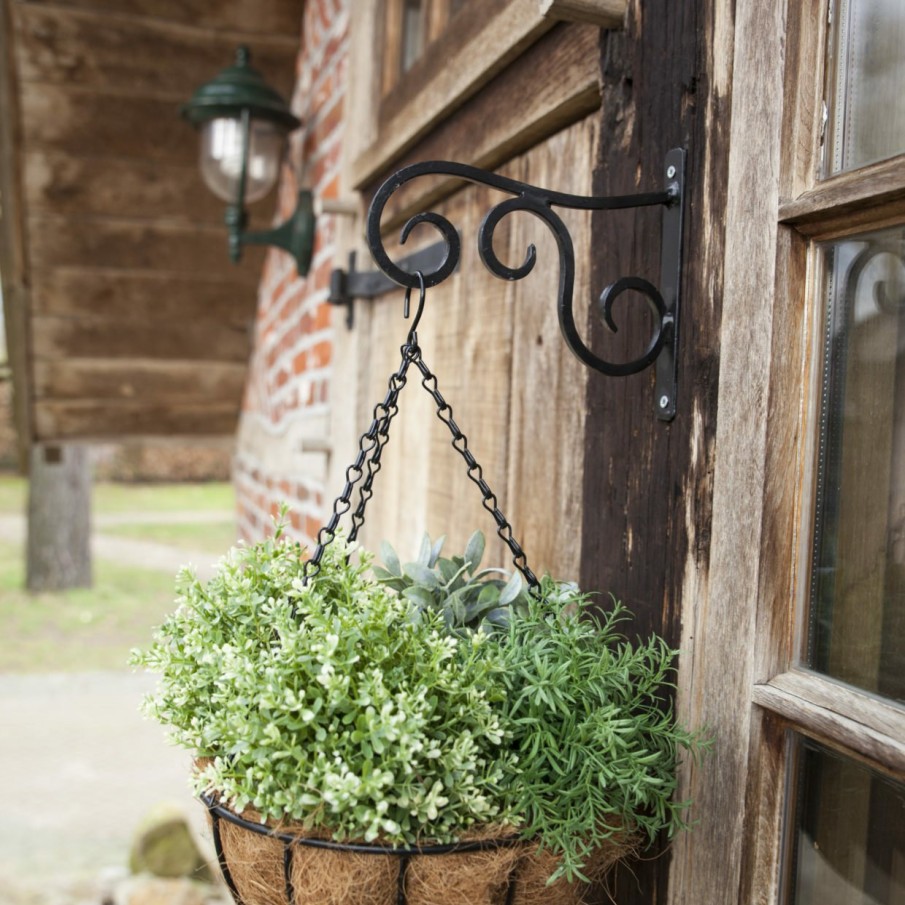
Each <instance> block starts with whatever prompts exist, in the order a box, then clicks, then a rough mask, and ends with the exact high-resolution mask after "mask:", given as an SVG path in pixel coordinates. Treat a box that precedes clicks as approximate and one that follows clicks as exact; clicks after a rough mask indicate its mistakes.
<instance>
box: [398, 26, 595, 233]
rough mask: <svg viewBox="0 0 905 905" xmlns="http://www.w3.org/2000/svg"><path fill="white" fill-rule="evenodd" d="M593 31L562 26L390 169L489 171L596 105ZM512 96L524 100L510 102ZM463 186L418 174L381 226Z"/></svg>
mask: <svg viewBox="0 0 905 905" xmlns="http://www.w3.org/2000/svg"><path fill="white" fill-rule="evenodd" d="M597 43H598V32H597V29H594V28H588V27H587V26H581V25H573V26H560V27H557V28H555V29H553V30H552V31H551V32H550V33H549V34H547V35H545V36H544V37H543V38H541V40H540V41H538V42H537V44H535V45H534V46H533V47H532V48H531V49H529V50H528V51H527V52H526V53H524V54H523V55H522V56H521V57H519V59H518V60H517V61H516V62H515V63H513V64H512V65H511V66H510V67H509V68H508V69H506V70H505V71H504V72H502V73H500V74H499V75H498V76H497V77H496V78H494V79H493V80H492V81H491V82H490V83H489V84H488V85H487V86H486V87H485V88H484V89H483V90H482V91H481V92H480V93H479V94H478V95H476V96H475V97H473V98H472V99H471V100H469V101H467V102H466V103H465V105H464V106H463V107H462V108H461V109H460V110H459V111H458V112H457V113H456V115H455V117H453V118H452V119H450V120H447V121H446V122H444V123H443V124H442V125H440V126H438V128H437V129H435V130H434V131H433V132H432V133H431V134H430V135H429V136H427V137H426V138H425V139H424V140H423V141H421V142H419V143H418V144H417V145H415V147H414V148H412V149H411V151H409V152H408V153H407V154H406V155H405V156H404V157H403V158H401V159H400V160H398V161H396V162H395V163H394V165H393V169H397V168H399V167H402V166H405V165H406V164H409V163H414V162H415V161H419V160H437V159H439V160H454V161H457V162H459V163H468V164H471V165H472V166H477V167H482V168H484V169H489V170H493V169H496V168H497V167H498V166H501V165H502V164H503V163H505V162H506V161H507V160H510V159H511V158H512V157H514V156H515V155H516V154H518V153H522V152H523V151H526V150H527V149H528V148H530V147H532V146H533V145H535V144H537V143H538V142H540V141H541V140H543V139H544V138H546V137H547V136H548V135H552V134H553V133H554V132H557V131H559V130H560V129H562V128H564V127H566V126H567V125H569V124H570V123H572V122H576V121H578V120H579V119H581V118H583V117H584V116H587V114H588V113H590V112H592V111H593V110H596V109H598V108H599V106H600V87H599V73H598V64H597ZM513 96H521V97H523V98H524V102H523V103H519V104H515V103H513ZM460 184H461V183H460V182H459V180H454V179H453V180H450V179H421V180H418V181H417V182H412V183H409V185H408V186H406V187H405V188H404V189H401V190H400V191H399V192H397V193H396V194H395V195H394V196H393V197H392V198H391V199H390V201H389V203H388V204H387V207H386V212H385V215H384V224H383V225H384V228H386V229H392V228H394V227H395V226H397V225H399V224H400V223H402V222H403V221H404V220H405V219H407V218H408V217H409V216H411V215H412V214H413V213H414V212H416V211H417V210H423V209H425V208H426V207H429V206H430V205H432V204H435V203H436V202H437V201H439V200H440V199H442V198H443V197H445V196H446V195H448V194H450V193H451V192H452V191H454V190H455V189H456V187H457V186H458V185H460Z"/></svg>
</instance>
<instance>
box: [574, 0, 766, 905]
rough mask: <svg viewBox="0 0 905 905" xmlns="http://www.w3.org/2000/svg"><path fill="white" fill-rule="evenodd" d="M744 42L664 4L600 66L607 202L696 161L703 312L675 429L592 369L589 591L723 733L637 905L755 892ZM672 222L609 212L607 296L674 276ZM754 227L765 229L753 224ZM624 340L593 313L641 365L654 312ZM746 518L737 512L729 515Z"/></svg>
mask: <svg viewBox="0 0 905 905" xmlns="http://www.w3.org/2000/svg"><path fill="white" fill-rule="evenodd" d="M767 33H769V32H767ZM733 39H734V32H733V10H732V8H730V7H728V6H726V5H725V4H719V3H710V2H706V0H695V2H687V3H673V2H671V0H651V2H645V3H644V4H643V17H642V13H641V6H639V5H638V4H632V5H631V6H630V8H629V13H628V18H627V21H626V25H625V29H624V30H623V31H618V32H617V31H612V32H607V33H605V34H604V35H603V36H602V42H601V52H600V57H599V59H600V60H601V68H602V97H603V108H602V110H603V115H602V123H601V142H600V157H599V159H598V169H597V171H596V174H595V184H594V189H595V192H594V193H595V194H601V195H605V194H622V193H626V192H630V191H634V190H641V189H646V188H651V189H656V188H659V187H660V185H661V184H662V182H661V180H662V179H663V165H664V164H663V162H664V158H665V155H666V152H667V151H668V150H669V149H670V148H673V147H678V146H683V147H686V148H687V149H688V151H689V159H688V167H687V183H686V184H687V186H688V193H689V194H688V199H687V207H686V211H687V216H686V233H685V241H684V264H683V273H682V284H681V285H682V297H683V312H690V313H683V316H682V323H681V327H680V330H681V339H680V349H679V366H678V372H679V389H678V413H677V416H676V419H675V421H673V422H672V423H670V424H665V423H662V422H659V421H657V420H656V418H655V416H654V402H655V400H654V393H653V390H654V375H653V373H652V372H650V371H648V372H645V373H643V374H640V375H636V376H634V377H628V378H610V377H605V376H603V375H601V374H597V373H591V374H589V375H588V393H587V399H586V408H587V411H588V419H587V427H586V432H585V440H584V443H585V461H586V463H587V464H586V467H585V470H584V489H583V505H584V531H583V536H582V554H581V563H582V573H581V584H582V586H583V587H585V588H587V589H588V590H598V591H601V592H603V593H606V592H611V593H613V594H614V595H615V596H616V597H617V598H619V599H621V600H622V601H623V602H624V603H625V604H626V605H627V606H628V608H629V609H630V610H631V611H632V612H633V613H634V614H635V620H634V623H633V625H632V627H631V630H630V631H631V634H632V635H635V634H638V635H640V636H642V637H644V636H646V635H647V634H648V633H649V632H650V631H657V632H659V633H660V634H661V635H663V636H664V637H665V638H666V639H667V640H668V641H670V642H671V643H672V644H673V645H674V646H676V647H681V650H682V654H681V657H680V660H679V664H678V666H679V673H678V682H679V689H678V693H677V707H678V709H679V712H680V715H681V717H682V719H683V720H684V721H685V722H686V723H690V724H691V725H695V726H698V725H701V724H702V723H706V724H709V726H710V731H711V732H712V733H713V734H715V735H717V737H718V738H719V743H718V744H719V755H718V756H717V757H714V758H710V759H709V760H706V761H705V762H704V763H703V764H702V765H701V766H700V767H699V768H698V767H695V765H693V764H684V765H683V767H682V769H681V770H680V788H679V790H678V791H677V793H676V794H677V796H678V797H679V798H686V797H689V796H691V797H693V798H694V802H695V805H694V808H693V809H692V811H691V815H690V816H691V819H692V820H694V821H696V826H695V829H694V831H693V832H692V833H689V834H680V835H679V836H678V837H676V838H675V839H673V840H671V841H670V843H669V846H668V848H667V846H666V843H665V842H664V844H663V845H661V846H659V847H656V848H655V849H654V850H653V851H651V852H648V853H647V854H646V855H645V856H644V857H643V858H642V859H641V860H637V861H636V860H633V861H631V862H629V863H627V864H626V865H624V866H623V867H619V868H617V873H616V876H615V881H614V889H613V890H612V893H611V894H612V896H613V898H614V899H615V900H616V901H618V902H619V903H620V905H653V903H665V902H674V903H679V902H735V901H736V890H737V885H738V882H739V881H738V869H739V865H738V854H739V852H738V844H737V841H736V840H737V839H738V838H739V835H740V833H741V823H742V814H743V811H744V806H743V795H744V782H745V772H744V771H745V767H746V756H747V747H746V744H745V741H744V732H745V727H746V726H747V713H748V710H747V708H746V706H745V705H744V704H742V703H739V701H738V700H737V695H738V694H739V692H740V689H741V688H742V687H743V685H744V681H745V676H744V663H745V653H744V651H745V648H742V649H741V652H740V650H739V645H740V643H741V641H742V638H741V637H737V636H735V635H733V634H732V633H734V632H736V631H737V630H738V629H739V623H740V621H741V614H742V613H743V612H745V611H744V610H743V609H741V607H739V608H738V609H736V608H735V607H736V605H737V595H736V594H735V592H729V593H722V594H718V595H713V594H712V593H711V592H709V591H708V582H709V571H710V548H711V541H712V532H711V525H712V519H713V503H712V481H713V468H714V463H715V462H716V460H717V451H716V445H715V434H716V414H717V407H716V388H717V380H718V374H719V368H720V360H721V352H720V318H721V310H720V309H721V298H722V284H723V265H724V241H725V232H724V224H725V223H726V217H725V209H726V187H727V167H728V157H729V127H730V117H729V115H728V111H729V110H730V109H731V106H732V104H731V75H732V60H733ZM751 79H752V82H751V84H752V85H753V84H755V83H756V84H758V85H759V86H761V83H760V82H758V81H757V80H756V79H755V78H754V77H753V76H751ZM761 87H762V86H761ZM780 96H781V88H780ZM731 121H732V122H734V117H733V118H732V120H731ZM741 146H744V142H743V143H742V144H741V145H740V147H741ZM744 157H745V159H750V160H752V161H753V160H756V159H757V156H756V154H752V155H751V156H750V157H749V156H748V154H747V153H746V154H745V155H744ZM761 191H763V190H761ZM660 219H661V218H660V216H659V214H658V213H657V212H651V213H630V212H625V213H606V212H604V213H601V214H595V215H594V219H593V226H592V237H591V245H592V248H594V249H595V250H599V252H598V253H597V254H595V258H594V273H593V278H592V286H593V291H594V292H599V291H600V290H601V289H602V288H603V287H604V286H606V285H607V284H608V283H610V282H612V280H614V279H615V278H617V277H619V276H641V277H647V278H648V279H652V280H653V281H655V282H658V281H659V267H660V263H659V254H660V243H661V226H660ZM741 222H745V223H748V224H749V228H750V219H748V218H746V217H742V218H741ZM758 228H760V227H758ZM738 254H739V255H743V254H744V253H742V252H738ZM753 301H754V300H753V299H752V302H753ZM758 301H762V299H758ZM607 332H608V331H606V329H605V327H604V326H603V324H601V323H600V321H599V319H598V318H597V316H596V312H592V313H591V315H590V316H589V320H588V334H587V335H588V337H589V340H588V345H589V346H590V348H592V349H594V350H595V351H597V352H598V354H603V353H607V357H609V358H611V359H614V358H616V356H617V355H618V356H619V357H620V358H622V359H623V360H624V359H625V358H627V357H630V356H631V355H632V354H634V355H637V354H638V352H639V350H642V349H643V348H645V346H646V343H647V342H648V340H649V336H650V333H649V326H648V324H647V322H645V321H643V319H642V318H637V319H634V318H627V319H626V322H625V323H624V324H623V325H621V326H620V331H619V333H618V334H617V335H616V336H615V337H612V336H610V337H608V336H607ZM732 442H733V441H731V440H730V441H729V444H730V445H732ZM738 448H741V447H738ZM736 512H738V506H736V505H733V504H731V503H730V504H728V505H727V509H726V513H725V514H726V515H729V514H731V513H736ZM724 530H726V531H730V532H731V531H732V530H733V529H729V528H726V529H724ZM748 561H749V560H746V562H748ZM709 601H716V602H713V603H712V602H709ZM746 605H748V604H747V603H746ZM729 606H732V610H731V615H730V614H729V612H727V609H726V608H727V607H729ZM708 617H710V618H708ZM702 620H703V622H702ZM711 622H713V623H714V625H713V626H711ZM711 630H713V632H714V634H713V635H711V634H710V633H711ZM744 643H745V644H746V645H750V635H745V637H744ZM722 645H725V647H723V646H722ZM705 651H706V653H707V655H708V656H709V658H710V663H709V666H708V665H707V663H706V662H703V661H704V660H705V658H704V653H705ZM715 651H719V655H717V656H715V655H714V652H715ZM699 658H700V660H701V661H702V662H700V663H699V662H698V659H699ZM727 663H731V664H732V666H731V668H729V669H727V668H726V664H727ZM705 669H706V670H708V678H707V680H706V681H703V682H702V680H701V676H700V674H699V673H703V671H704V670H705ZM717 671H719V673H720V675H716V672H717ZM714 689H719V694H715V693H714ZM720 705H722V706H720ZM702 708H706V709H707V712H706V713H702ZM717 711H718V712H717ZM740 795H741V796H742V801H741V802H740V800H739V796H740Z"/></svg>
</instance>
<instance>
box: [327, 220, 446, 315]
mask: <svg viewBox="0 0 905 905" xmlns="http://www.w3.org/2000/svg"><path fill="white" fill-rule="evenodd" d="M457 238H458V237H457ZM445 257H446V243H445V242H443V241H440V242H435V243H434V244H433V245H428V246H427V247H426V248H422V249H421V250H420V251H416V252H414V253H413V254H410V255H407V256H406V257H404V258H401V259H400V260H399V262H398V264H399V267H400V268H402V270H404V271H405V272H406V273H409V274H414V273H415V272H416V271H418V270H420V271H421V272H422V273H425V272H427V271H430V270H435V269H436V268H437V267H439V266H440V265H441V264H442V263H443V261H444V259H445ZM356 261H357V256H356V254H355V252H354V251H352V252H349V269H348V270H342V269H341V268H337V269H336V270H334V271H333V272H332V273H331V274H330V295H329V296H328V301H329V302H330V304H332V305H344V306H345V308H346V327H348V328H349V329H350V330H351V329H352V324H353V317H354V306H353V305H352V302H353V301H354V300H355V299H373V298H377V297H378V296H381V295H384V294H386V293H387V292H392V291H393V290H394V289H398V288H399V284H398V283H396V282H395V281H394V280H391V279H390V278H389V277H388V276H387V275H386V274H385V273H384V272H383V271H382V270H358V269H357V267H356Z"/></svg>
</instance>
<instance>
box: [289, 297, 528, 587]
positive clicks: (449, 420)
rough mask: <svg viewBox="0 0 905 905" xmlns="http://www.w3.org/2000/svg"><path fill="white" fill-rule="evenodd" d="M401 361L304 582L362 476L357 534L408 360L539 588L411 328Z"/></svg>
mask: <svg viewBox="0 0 905 905" xmlns="http://www.w3.org/2000/svg"><path fill="white" fill-rule="evenodd" d="M423 295H424V294H423V291H422V300H421V303H420V306H419V315H420V308H421V307H423ZM401 352H402V361H401V362H400V364H399V368H398V369H397V370H396V372H395V373H394V374H391V375H390V378H389V381H388V389H387V394H386V397H385V398H384V400H383V402H378V403H377V405H375V406H374V413H373V420H372V421H371V426H370V427H369V428H368V429H367V430H366V431H365V432H364V433H363V434H362V435H361V437H360V438H359V441H358V455H357V456H356V458H355V461H354V462H353V463H352V464H351V465H350V466H349V467H348V468H347V469H346V484H345V487H343V490H342V493H340V495H339V496H338V497H337V498H336V500H334V502H333V512H332V514H331V516H330V520H329V521H328V522H327V524H326V525H324V527H323V528H321V529H320V531H319V532H318V535H317V546H316V547H315V549H314V553H313V554H312V556H311V558H310V559H309V560H308V561H307V562H306V563H305V571H304V581H305V582H306V583H307V582H308V581H309V580H310V579H312V578H314V577H315V576H316V575H317V573H318V572H320V567H321V559H322V558H323V555H324V550H325V549H326V548H327V546H328V545H329V544H330V543H332V542H333V539H334V538H335V537H336V530H337V528H338V526H339V522H340V519H341V518H342V517H343V516H344V515H345V514H346V513H347V512H349V510H350V509H351V508H352V494H353V492H354V489H355V486H356V484H358V483H359V482H360V481H362V479H364V482H363V483H362V485H361V487H360V488H359V491H358V493H359V502H358V506H357V507H356V509H355V511H354V512H353V513H352V528H351V530H350V533H349V540H355V538H356V537H357V536H358V532H359V530H360V529H361V527H362V525H364V520H365V508H366V507H367V504H368V501H369V500H370V499H371V497H372V496H373V495H374V489H373V487H374V478H375V477H376V476H377V473H378V472H379V471H380V468H381V456H382V454H383V450H384V447H385V446H386V444H387V442H388V441H389V438H390V423H391V422H392V420H393V418H394V417H395V416H396V415H397V414H398V412H399V405H398V401H399V393H400V392H401V391H402V388H403V387H404V386H405V385H406V382H407V379H408V378H407V376H406V375H407V372H408V369H409V366H410V365H411V364H414V365H415V367H417V368H418V370H419V372H420V373H421V378H422V379H421V385H422V386H423V387H424V389H425V391H426V392H427V394H428V395H429V396H431V398H432V399H433V400H434V402H435V404H436V406H437V417H438V418H439V419H440V421H442V422H443V423H444V424H445V425H446V427H447V428H448V429H449V432H450V434H451V435H452V444H451V445H452V447H453V449H454V450H455V451H456V452H457V453H458V454H459V455H460V456H461V457H462V458H463V459H464V460H465V464H466V466H467V468H468V477H469V479H470V480H471V481H472V482H473V483H474V484H475V485H476V486H477V488H478V490H479V491H480V492H481V499H482V504H483V506H484V508H485V509H486V510H487V511H488V512H489V513H490V514H491V515H492V516H493V520H494V521H495V522H496V524H497V536H498V537H499V538H500V539H501V540H502V541H503V543H505V544H506V546H507V547H508V548H509V550H510V552H511V553H512V562H513V564H514V565H515V567H516V568H517V569H518V570H519V572H521V573H522V575H523V576H524V578H525V581H526V582H527V583H528V586H529V588H531V589H532V590H534V591H536V590H537V589H538V588H539V587H540V583H539V582H538V580H537V576H536V575H535V574H534V572H532V571H531V569H530V568H529V567H528V559H527V557H526V556H525V551H524V550H523V549H522V547H521V544H519V542H518V541H517V540H516V539H515V536H514V535H513V532H512V526H511V525H510V524H509V522H508V521H507V520H506V516H505V515H503V513H502V511H501V509H500V507H499V502H498V501H497V497H496V494H495V493H494V492H493V491H492V490H491V489H490V486H489V485H488V483H487V481H486V480H485V479H484V471H483V469H482V468H481V466H480V465H479V464H478V462H477V460H476V459H475V457H474V455H473V454H472V452H471V450H470V449H469V448H468V438H467V437H466V436H465V434H464V433H463V432H462V430H461V428H460V427H459V425H458V424H456V421H455V418H454V417H453V410H452V406H451V405H450V404H449V403H448V402H447V401H446V400H445V399H444V398H443V395H442V393H441V392H440V388H439V385H438V383H437V378H436V376H435V375H434V374H433V373H432V372H431V370H430V368H429V367H428V366H427V364H426V363H425V361H424V359H423V357H422V354H421V347H420V346H419V345H418V335H417V333H416V332H415V330H414V325H413V329H412V330H410V331H409V335H408V338H407V340H406V343H405V345H404V346H402V349H401Z"/></svg>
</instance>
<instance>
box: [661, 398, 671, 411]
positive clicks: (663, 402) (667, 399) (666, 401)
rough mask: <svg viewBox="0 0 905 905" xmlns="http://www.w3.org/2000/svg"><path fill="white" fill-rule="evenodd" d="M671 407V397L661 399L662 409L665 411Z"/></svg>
mask: <svg viewBox="0 0 905 905" xmlns="http://www.w3.org/2000/svg"><path fill="white" fill-rule="evenodd" d="M668 405H669V396H661V397H660V408H661V409H665V408H666V406H668Z"/></svg>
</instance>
